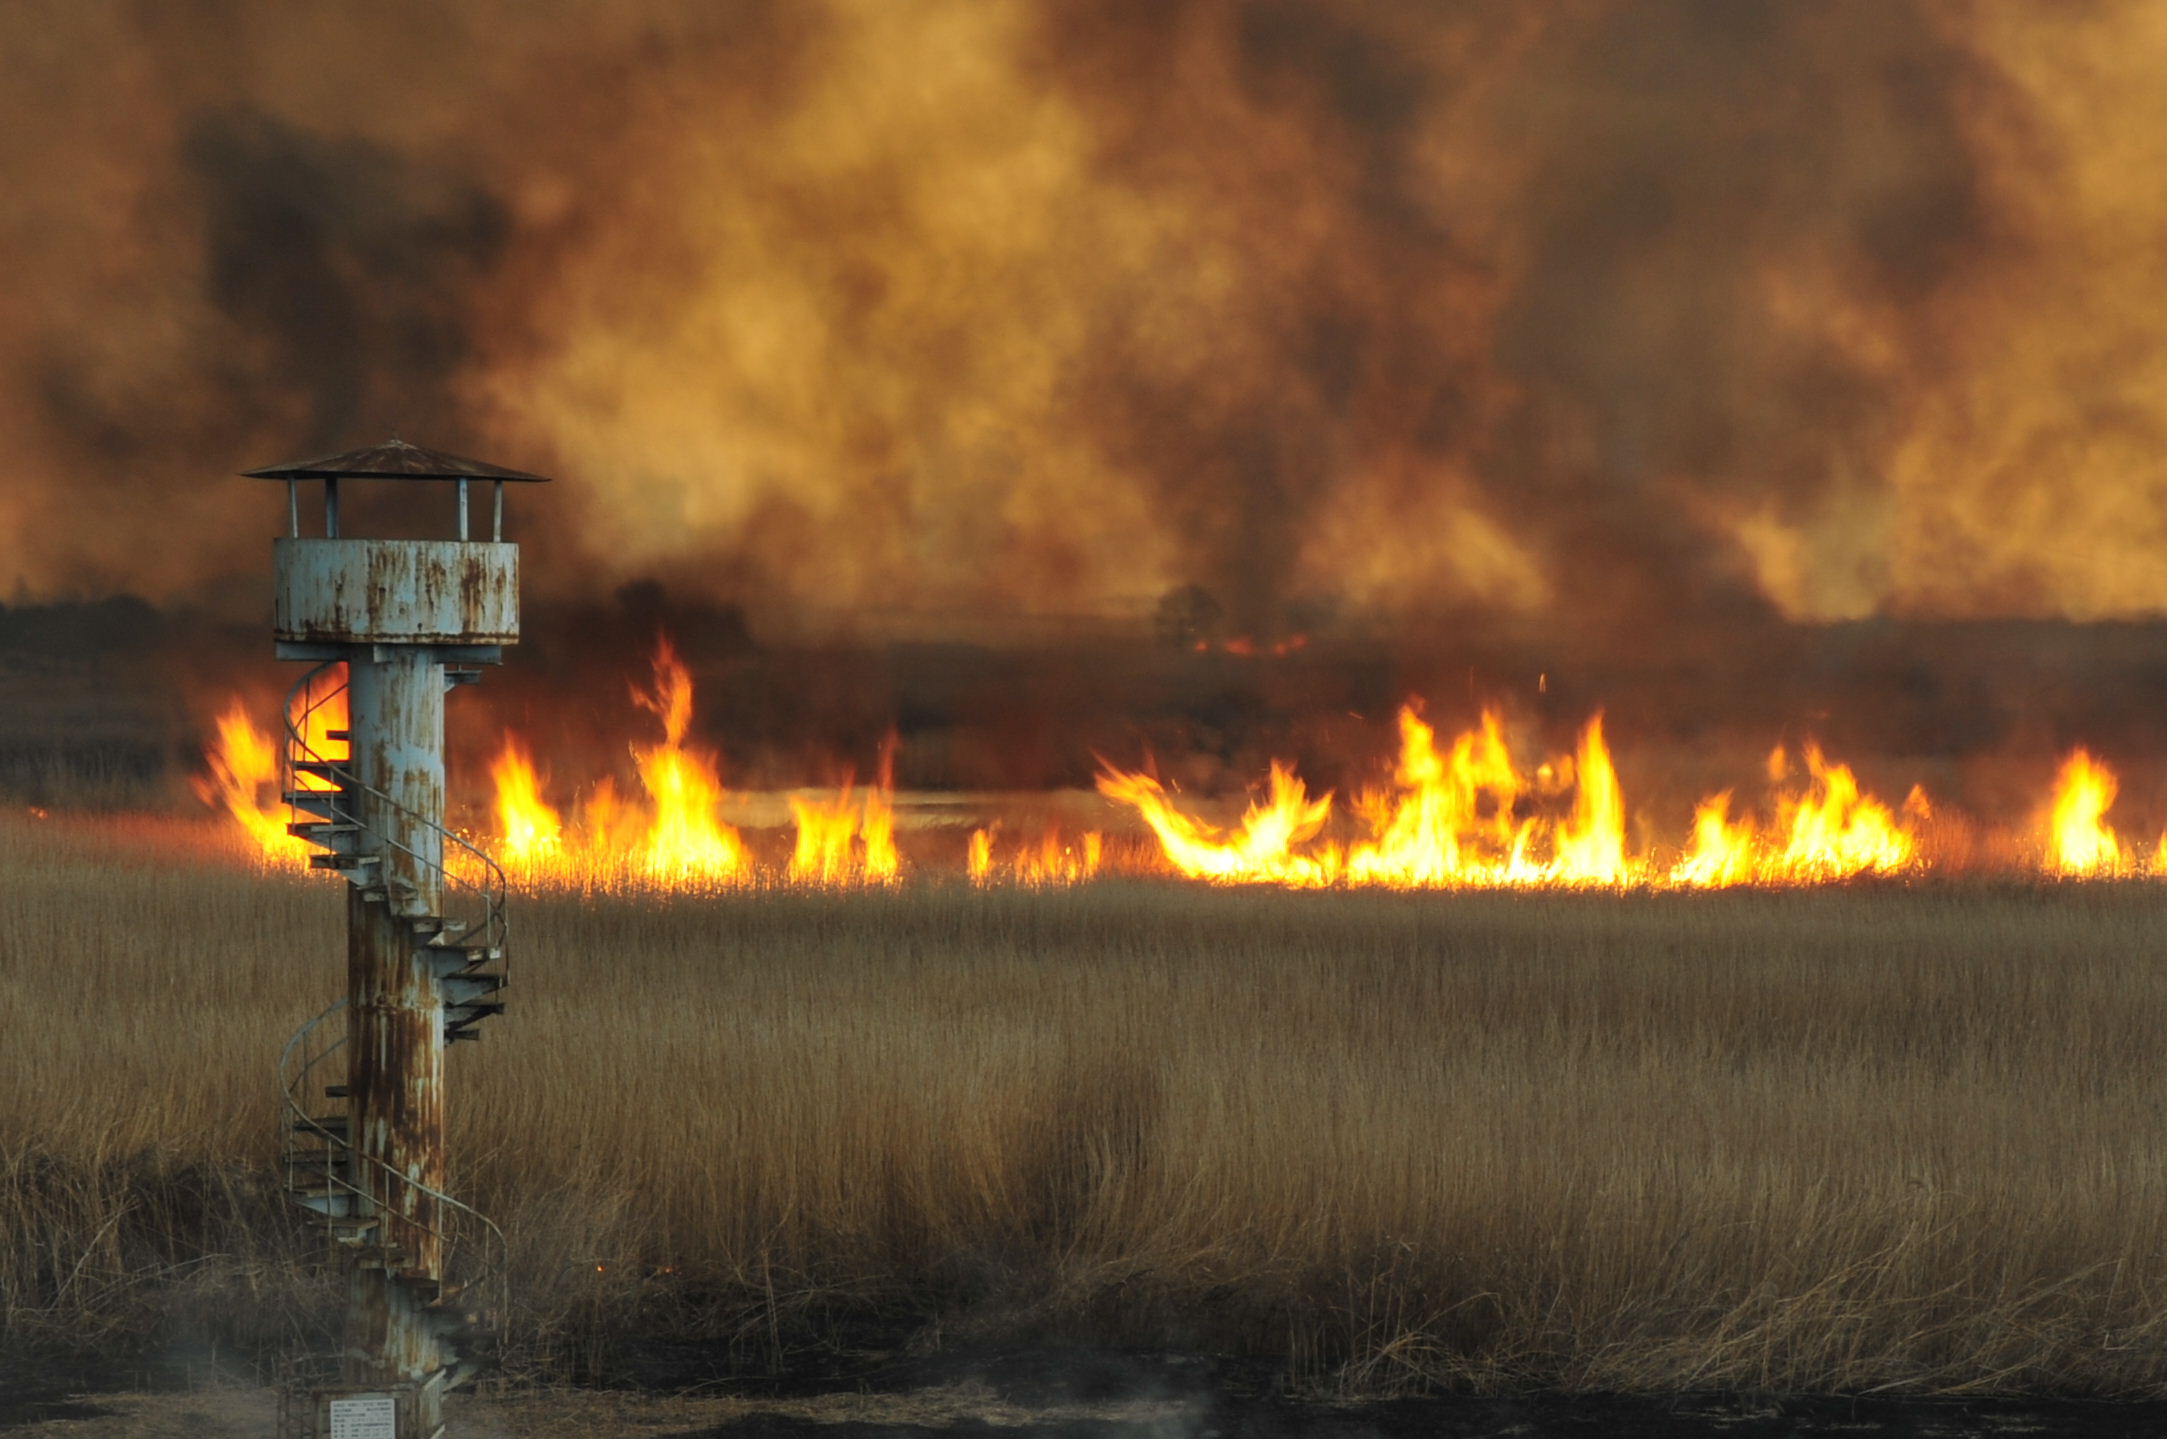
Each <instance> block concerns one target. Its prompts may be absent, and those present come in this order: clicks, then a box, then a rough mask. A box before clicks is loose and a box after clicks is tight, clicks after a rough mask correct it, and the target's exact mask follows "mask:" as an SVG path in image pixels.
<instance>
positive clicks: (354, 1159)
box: [247, 439, 545, 1439]
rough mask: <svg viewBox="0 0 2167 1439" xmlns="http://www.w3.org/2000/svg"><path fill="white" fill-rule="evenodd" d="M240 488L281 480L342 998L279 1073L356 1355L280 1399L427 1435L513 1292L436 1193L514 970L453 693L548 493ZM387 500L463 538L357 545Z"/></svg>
mask: <svg viewBox="0 0 2167 1439" xmlns="http://www.w3.org/2000/svg"><path fill="white" fill-rule="evenodd" d="M247 474H248V475H249V476H251V477H253V478H257V479H266V480H283V481H285V482H286V492H287V507H286V513H287V535H286V537H285V538H284V539H281V540H278V541H276V542H275V544H274V550H275V553H276V557H277V570H278V588H277V604H276V618H275V628H276V634H277V639H278V657H279V658H280V659H282V660H301V661H306V662H308V663H309V664H310V665H311V668H310V669H309V671H308V673H307V674H306V675H304V676H303V677H302V678H301V680H300V681H299V682H298V683H297V684H295V685H294V687H293V690H292V692H291V693H290V694H289V695H288V697H287V704H286V736H285V742H284V748H283V763H282V774H283V784H282V788H283V789H284V791H285V799H286V802H287V803H288V804H290V805H291V806H292V807H293V811H294V815H295V822H294V823H293V824H292V825H291V826H290V828H291V830H292V832H293V833H294V834H295V835H297V836H298V837H300V838H302V839H304V840H307V841H308V842H309V843H310V844H311V845H314V846H316V848H317V852H316V853H314V854H312V855H311V856H310V858H309V863H310V864H311V865H312V866H313V867H315V868H317V869H328V870H336V871H337V872H339V873H340V874H342V875H344V876H345V878H346V881H347V888H346V969H347V991H346V995H345V997H344V998H342V999H340V1000H338V1001H337V1002H335V1003H334V1004H332V1005H331V1007H330V1008H328V1009H326V1010H324V1011H323V1013H321V1014H319V1015H317V1016H316V1017H315V1018H314V1019H312V1020H310V1021H309V1022H308V1023H307V1024H305V1025H303V1026H302V1027H301V1029H300V1030H299V1031H297V1032H296V1033H295V1035H294V1036H293V1038H292V1039H291V1040H290V1041H288V1043H287V1045H286V1049H285V1052H284V1054H283V1055H282V1056H281V1057H280V1063H279V1084H280V1087H281V1090H282V1091H283V1095H284V1104H285V1110H284V1116H283V1124H284V1128H285V1151H284V1152H285V1168H286V1184H287V1189H288V1192H289V1193H290V1194H291V1196H292V1197H293V1199H294V1200H295V1202H297V1203H298V1204H300V1205H301V1206H302V1207H304V1208H305V1209H307V1210H308V1211H309V1212H310V1214H311V1216H312V1217H313V1218H314V1219H315V1221H316V1222H317V1223H318V1224H319V1225H321V1226H322V1228H323V1229H324V1230H325V1231H326V1233H327V1234H328V1236H329V1237H330V1238H331V1239H332V1240H333V1241H335V1242H336V1244H337V1245H339V1246H340V1247H341V1248H342V1249H343V1251H344V1253H345V1256H346V1260H347V1274H348V1288H347V1307H346V1322H345V1338H344V1341H343V1345H342V1351H341V1356H340V1365H339V1374H338V1379H337V1382H336V1384H335V1385H325V1384H321V1383H311V1384H310V1385H308V1387H307V1390H306V1396H305V1399H304V1398H303V1397H302V1395H300V1394H289V1396H288V1399H289V1409H288V1415H287V1424H286V1428H287V1432H295V1431H298V1432H299V1433H301V1434H303V1435H307V1436H312V1439H330V1436H333V1435H341V1436H343V1435H348V1434H355V1435H359V1434H367V1435H370V1436H385V1439H433V1436H436V1435H438V1434H440V1433H441V1432H442V1429H443V1396H444V1394H445V1392H446V1391H447V1390H449V1389H451V1388H453V1387H455V1386H456V1385H458V1384H460V1383H461V1382H463V1381H465V1380H466V1379H468V1378H470V1377H471V1376H472V1375H473V1374H474V1373H475V1372H477V1371H478V1370H479V1369H480V1368H481V1367H482V1366H483V1365H484V1364H485V1363H486V1362H487V1361H488V1359H489V1358H490V1357H491V1355H492V1353H493V1351H494V1349H495V1341H496V1325H497V1322H498V1312H500V1311H501V1307H502V1296H501V1291H502V1285H503V1280H504V1235H503V1232H502V1231H501V1230H499V1229H498V1228H497V1227H496V1225H494V1224H492V1223H491V1222H490V1221H489V1220H488V1219H486V1218H485V1217H484V1216H482V1215H481V1214H479V1213H478V1212H476V1211H475V1210H474V1209H473V1208H471V1207H470V1206H468V1205H467V1204H464V1203H462V1202H461V1201H460V1200H458V1199H456V1198H454V1197H453V1196H452V1194H451V1193H450V1192H449V1188H448V1182H447V1174H446V1164H445V1125H444V1115H445V1110H444V1051H445V1049H446V1048H447V1046H448V1045H449V1044H451V1043H452V1042H455V1041H459V1040H472V1039H479V1038H480V1037H481V1036H480V1033H479V1031H478V1026H479V1025H480V1024H481V1023H482V1021H484V1020H486V1019H488V1018H490V1017H491V1016H492V1015H497V1014H501V1013H503V1010H504V1002H503V997H502V992H503V989H504V985H505V980H506V976H507V967H506V962H505V938H506V926H505V913H504V873H503V871H502V870H501V869H499V868H498V867H497V865H496V863H495V862H494V861H493V860H491V859H490V858H489V856H488V855H486V854H484V853H483V852H482V851H481V850H479V849H477V848H476V847H475V846H473V845H472V844H470V843H468V842H467V841H466V840H464V839H462V838H460V837H459V836H458V835H456V834H454V833H453V832H452V831H451V830H449V829H448V828H446V827H445V824H444V696H445V694H446V693H447V691H449V690H450V689H451V688H452V687H453V686H455V685H460V684H468V683H472V682H474V681H476V680H479V679H480V678H481V674H482V671H481V667H482V666H484V665H493V664H497V663H499V662H500V661H501V660H502V658H503V653H504V646H506V645H508V644H512V643H515V642H516V641H517V640H518V638H519V547H518V546H517V545H514V544H508V543H506V542H505V539H504V487H505V486H506V485H507V484H529V483H536V482H540V481H542V480H543V479H544V478H545V477H544V476H541V475H530V474H526V473H524V472H523V471H519V470H507V469H503V468H500V467H499V466H496V465H489V464H483V463H481V462H480V461H478V460H468V459H462V458H460V457H459V456H457V455H448V454H443V453H440V452H437V451H434V450H425V449H421V448H419V447H417V446H414V445H409V444H406V443H403V442H402V441H400V440H397V439H393V440H391V441H390V442H389V443H386V444H383V445H378V446H375V447H373V448H369V449H363V450H355V451H353V452H351V453H349V454H343V455H329V456H325V457H324V458H321V459H314V460H301V461H297V462H295V463H292V464H285V465H271V466H268V467H266V468H264V469H260V470H250V471H247ZM385 482H389V483H394V484H403V485H428V486H430V487H431V489H430V490H427V491H416V492H414V493H412V495H411V496H410V497H409V496H401V499H402V501H406V500H408V499H409V498H410V500H411V503H402V504H401V505H400V507H399V508H400V509H401V510H402V511H405V512H407V513H408V514H412V513H414V512H416V511H417V509H418V507H419V505H420V504H421V502H422V501H424V499H425V498H428V497H431V496H434V497H437V498H438V499H439V500H441V499H442V498H446V496H445V493H444V490H443V489H440V488H436V487H439V486H449V487H454V488H455V491H456V495H455V498H454V505H455V508H456V514H457V521H456V527H455V533H454V535H453V537H451V538H448V539H390V538H370V537H366V536H357V535H352V534H349V533H347V532H346V531H345V529H344V528H343V527H342V525H341V523H340V499H341V494H340V488H341V486H342V485H343V486H348V487H351V486H353V485H355V484H356V483H367V484H371V485H376V484H380V483H385ZM304 484H320V485H321V486H322V494H321V501H322V504H321V511H320V513H321V515H322V532H321V533H320V534H306V535H305V534H303V533H302V514H303V510H304V506H303V504H302V493H301V491H302V487H303V485H304ZM485 484H486V485H487V486H488V487H489V489H488V497H487V498H488V522H489V523H488V528H489V537H488V538H487V539H476V538H474V535H473V529H474V526H473V523H472V522H473V519H474V515H473V509H474V501H475V500H476V498H478V496H477V495H476V493H475V491H476V489H477V487H479V486H481V485H485ZM347 493H348V495H349V496H351V495H352V493H353V492H352V490H351V488H349V489H348V492H347ZM305 508H307V510H308V511H309V513H310V514H311V515H312V516H313V515H315V514H316V513H318V510H317V507H316V505H315V503H314V501H313V499H312V501H311V503H310V504H309V505H308V506H306V507H305ZM296 1400H298V1401H300V1402H299V1404H298V1406H296V1404H295V1401H296ZM295 1407H298V1408H299V1410H300V1412H298V1413H295V1412H293V1410H294V1408H295Z"/></svg>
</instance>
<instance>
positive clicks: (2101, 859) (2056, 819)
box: [2047, 749, 2167, 876]
mask: <svg viewBox="0 0 2167 1439" xmlns="http://www.w3.org/2000/svg"><path fill="white" fill-rule="evenodd" d="M2120 788H2121V784H2120V781H2119V780H2117V779H2116V777H2115V773H2114V771H2113V770H2111V769H2109V768H2107V766H2105V765H2104V764H2101V763H2100V762H2099V761H2098V760H2096V759H2094V758H2092V756H2091V754H2090V753H2089V752H2088V751H2085V750H2082V749H2078V750H2072V751H2070V754H2069V758H2067V759H2065V760H2063V761H2062V768H2061V772H2060V773H2059V774H2057V775H2056V776H2055V778H2054V804H2053V809H2052V811H2051V815H2050V818H2049V822H2048V823H2049V836H2048V840H2049V842H2048V856H2047V860H2048V866H2049V867H2050V868H2051V869H2052V870H2053V871H2054V873H2056V874H2062V875H2072V876H2085V875H2105V874H2113V873H2115V872H2116V871H2117V870H2120V869H2122V868H2123V867H2124V865H2125V864H2126V863H2127V860H2128V855H2127V854H2126V853H2125V852H2124V850H2123V848H2122V841H2121V839H2120V837H2119V836H2117V835H2116V834H2115V832H2114V830H2113V829H2112V828H2111V827H2110V826H2109V825H2108V824H2107V822H2106V813H2107V811H2108V809H2110V808H2111V807H2112V806H2113V804H2114V796H2115V793H2116V791H2117V790H2119V789H2120ZM2161 848H2162V851H2163V852H2167V840H2162V841H2161Z"/></svg>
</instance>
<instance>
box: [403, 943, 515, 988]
mask: <svg viewBox="0 0 2167 1439" xmlns="http://www.w3.org/2000/svg"><path fill="white" fill-rule="evenodd" d="M421 952H422V954H423V955H425V956H427V957H428V958H429V959H432V960H434V961H435V962H436V977H437V978H438V979H447V978H449V977H450V976H452V975H455V974H465V973H467V972H468V971H470V970H476V969H480V968H481V967H482V966H483V965H485V964H495V963H496V962H497V961H498V960H500V959H502V958H504V951H503V950H502V949H499V948H498V947H497V946H495V945H493V944H472V945H468V944H431V945H424V946H422V951H421Z"/></svg>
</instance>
